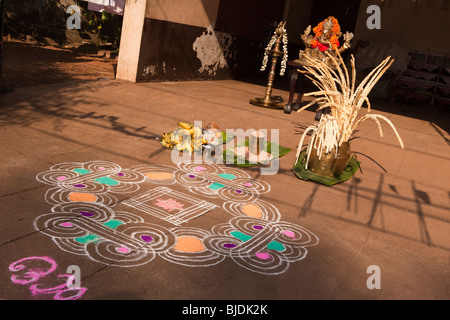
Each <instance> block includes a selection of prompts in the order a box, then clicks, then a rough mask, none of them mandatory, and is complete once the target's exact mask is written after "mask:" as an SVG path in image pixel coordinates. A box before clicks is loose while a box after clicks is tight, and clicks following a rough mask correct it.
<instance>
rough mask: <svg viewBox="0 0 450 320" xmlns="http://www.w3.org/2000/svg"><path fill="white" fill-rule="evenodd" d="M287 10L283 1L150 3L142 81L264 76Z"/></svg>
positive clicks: (139, 77)
mask: <svg viewBox="0 0 450 320" xmlns="http://www.w3.org/2000/svg"><path fill="white" fill-rule="evenodd" d="M283 9H284V1H280V0H246V1H244V2H242V1H240V0H220V1H219V0H147V7H146V11H145V19H144V23H143V30H142V41H141V46H140V52H139V63H138V68H137V79H136V81H174V80H175V81H176V80H215V79H236V78H252V77H255V76H258V75H259V74H260V71H259V69H260V66H261V61H262V56H263V53H264V48H265V46H266V45H267V42H268V40H269V38H270V36H271V32H272V31H273V29H271V28H272V27H273V23H274V22H276V21H280V20H281V18H282V16H283ZM125 15H126V13H125ZM244 30H246V31H247V32H243V31H244Z"/></svg>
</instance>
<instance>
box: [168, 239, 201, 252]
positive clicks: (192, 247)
mask: <svg viewBox="0 0 450 320" xmlns="http://www.w3.org/2000/svg"><path fill="white" fill-rule="evenodd" d="M205 249H206V248H205V247H204V246H203V243H202V241H201V240H200V239H198V238H195V237H179V238H177V244H176V245H175V247H173V250H176V251H180V252H202V251H204V250H205Z"/></svg>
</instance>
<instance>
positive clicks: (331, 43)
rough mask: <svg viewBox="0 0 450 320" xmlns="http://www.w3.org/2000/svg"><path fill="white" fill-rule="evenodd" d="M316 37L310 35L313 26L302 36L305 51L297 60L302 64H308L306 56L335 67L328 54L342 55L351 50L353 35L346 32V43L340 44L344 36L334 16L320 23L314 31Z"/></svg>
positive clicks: (301, 52) (300, 53) (301, 51)
mask: <svg viewBox="0 0 450 320" xmlns="http://www.w3.org/2000/svg"><path fill="white" fill-rule="evenodd" d="M313 32H314V36H312V35H310V33H311V26H308V28H306V29H305V31H304V33H303V34H302V35H301V39H302V40H303V42H304V44H305V50H304V51H303V50H300V52H299V58H298V59H297V60H296V61H297V62H299V63H300V64H302V65H304V64H306V61H305V58H304V55H308V56H309V57H313V58H316V59H319V60H322V61H324V62H325V63H326V64H327V65H329V66H330V67H334V65H333V62H332V59H331V58H330V57H328V56H327V54H326V52H328V53H329V54H331V55H336V52H339V54H340V53H342V52H343V51H344V50H347V49H348V48H350V46H351V44H350V42H351V40H352V39H353V33H351V32H348V31H347V32H346V33H345V34H344V36H343V39H344V43H343V45H342V46H341V45H340V44H339V38H340V37H341V36H342V32H341V27H340V26H339V23H338V20H337V19H336V18H334V17H332V16H330V17H328V18H327V19H325V20H324V21H322V22H320V23H319V24H318V25H317V26H316V27H315V28H314V29H313Z"/></svg>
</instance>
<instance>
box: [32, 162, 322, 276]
mask: <svg viewBox="0 0 450 320" xmlns="http://www.w3.org/2000/svg"><path fill="white" fill-rule="evenodd" d="M36 179H37V180H38V181H40V182H42V183H45V184H47V185H50V186H51V188H50V189H48V190H47V192H46V193H45V199H46V201H47V202H48V203H49V204H50V205H52V209H51V212H50V213H46V214H43V215H41V216H39V217H37V218H36V219H35V221H34V226H35V228H36V229H37V230H38V231H40V232H41V233H43V234H45V235H47V236H49V237H51V238H52V240H53V241H54V242H55V243H56V245H57V246H58V247H59V248H61V249H62V250H64V251H66V252H69V253H72V254H76V255H82V256H87V257H89V258H91V259H92V260H94V261H97V262H99V263H103V264H107V265H112V266H118V267H133V266H140V265H144V264H147V263H149V262H150V261H152V260H154V259H156V258H158V257H159V258H162V259H165V260H167V261H170V262H172V263H176V264H179V265H183V266H189V267H208V266H213V265H216V264H218V263H220V262H222V261H224V260H225V259H231V260H233V261H234V262H235V263H236V264H238V265H240V266H242V267H244V268H246V269H248V270H251V271H253V272H258V273H261V274H267V275H277V274H281V273H284V272H286V270H288V268H289V265H290V264H292V263H293V262H296V261H300V260H302V259H303V258H305V256H306V254H307V250H306V248H307V247H309V246H314V245H316V244H317V243H318V241H319V239H318V238H317V236H316V235H314V234H313V233H312V232H311V231H309V230H306V229H305V228H303V227H301V226H299V225H297V224H294V223H290V222H287V221H282V220H281V214H280V212H279V211H278V209H277V208H276V207H275V206H274V205H272V204H270V203H268V202H266V201H264V200H262V199H260V195H262V194H265V193H268V192H269V191H270V186H269V185H268V184H267V183H266V182H264V181H262V180H258V179H253V178H251V177H250V176H249V175H248V174H247V173H246V172H245V171H243V170H241V169H236V168H230V167H226V166H219V165H216V164H206V163H194V162H183V163H180V164H179V165H178V167H170V166H159V165H141V166H135V167H132V168H129V169H124V168H122V167H120V166H119V165H117V164H115V163H111V162H107V161H90V162H85V163H81V162H70V163H62V164H58V165H54V166H52V167H51V168H50V170H48V171H45V172H42V173H40V174H38V175H37V176H36ZM223 217H227V218H225V219H224V218H223ZM202 218H206V219H209V220H204V221H208V222H209V223H210V224H211V227H210V228H207V229H203V228H199V227H198V223H196V222H197V221H199V219H202ZM211 221H213V223H211ZM202 225H205V223H204V222H203V223H202Z"/></svg>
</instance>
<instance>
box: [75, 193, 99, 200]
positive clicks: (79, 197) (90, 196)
mask: <svg viewBox="0 0 450 320" xmlns="http://www.w3.org/2000/svg"><path fill="white" fill-rule="evenodd" d="M69 199H70V201H85V202H95V201H96V200H97V197H96V196H95V195H93V194H92V193H83V192H71V193H70V194H69Z"/></svg>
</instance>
